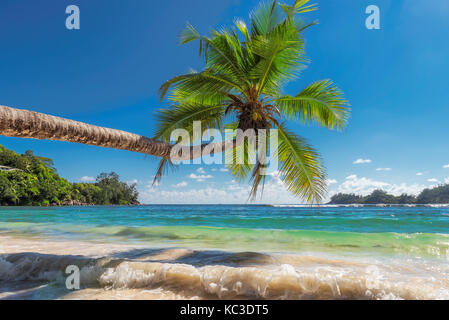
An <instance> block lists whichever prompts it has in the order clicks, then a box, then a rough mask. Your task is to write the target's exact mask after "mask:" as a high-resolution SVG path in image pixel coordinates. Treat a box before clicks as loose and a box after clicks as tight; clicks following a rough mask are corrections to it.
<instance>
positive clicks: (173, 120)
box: [155, 0, 350, 202]
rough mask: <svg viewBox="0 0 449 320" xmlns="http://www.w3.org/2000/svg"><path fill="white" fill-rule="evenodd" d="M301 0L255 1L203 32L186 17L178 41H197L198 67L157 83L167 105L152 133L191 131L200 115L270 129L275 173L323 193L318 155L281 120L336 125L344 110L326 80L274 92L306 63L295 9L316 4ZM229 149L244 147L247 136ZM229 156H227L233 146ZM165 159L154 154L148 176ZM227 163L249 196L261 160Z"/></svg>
mask: <svg viewBox="0 0 449 320" xmlns="http://www.w3.org/2000/svg"><path fill="white" fill-rule="evenodd" d="M308 2H309V0H296V1H295V3H294V4H293V5H285V4H279V3H278V2H277V1H276V0H275V1H272V2H270V3H263V4H261V5H260V6H259V7H258V8H257V9H256V10H255V11H254V12H252V13H251V15H250V21H249V25H247V24H246V23H245V22H244V21H243V20H235V22H234V25H233V26H232V27H230V28H222V29H219V30H212V32H211V35H210V36H207V37H206V36H202V35H200V34H199V33H198V32H197V31H196V30H195V29H194V27H193V26H191V25H189V24H188V25H187V27H186V29H185V30H184V31H183V32H182V34H181V37H180V38H181V39H180V40H181V43H182V44H185V43H188V42H191V41H194V40H198V41H199V46H200V54H201V56H202V57H203V58H204V60H205V68H204V70H203V71H202V72H191V73H189V74H185V75H180V76H176V77H174V78H173V79H171V80H169V81H167V82H166V83H165V84H163V85H162V87H161V88H160V95H161V99H163V98H164V97H165V96H166V95H167V92H169V95H168V100H169V101H170V102H171V106H170V107H168V108H165V109H161V110H159V111H158V113H157V120H158V127H157V131H156V136H155V138H158V139H162V140H164V141H168V140H169V139H170V134H171V132H172V131H173V130H174V129H178V128H183V129H186V130H187V131H188V132H190V134H193V125H192V124H193V122H194V121H201V125H202V128H219V129H220V128H224V127H225V126H229V127H232V128H240V129H243V130H246V129H277V130H278V145H277V146H275V147H276V152H275V155H276V157H277V159H278V161H279V163H280V166H279V176H280V178H281V179H282V180H283V182H284V184H285V185H286V187H287V189H288V190H289V191H290V192H291V193H293V194H294V195H295V196H298V197H301V198H302V199H304V200H306V201H307V202H320V201H321V199H322V197H323V196H324V194H325V192H326V175H325V170H324V166H323V164H322V160H321V157H320V156H319V154H318V153H317V152H316V151H315V150H314V149H313V148H312V147H311V146H310V145H309V144H308V143H307V142H306V141H305V140H304V139H303V138H301V137H300V136H298V135H296V134H295V133H294V132H292V131H291V130H289V129H288V128H287V127H286V125H285V120H288V119H290V120H294V121H297V122H299V123H302V124H318V125H321V126H324V127H326V128H328V129H343V128H344V127H345V125H346V123H347V119H348V116H349V113H350V109H349V108H348V107H347V106H348V102H347V101H346V100H345V99H344V97H343V94H342V92H341V91H340V90H339V89H338V88H337V87H336V86H335V85H334V84H333V83H332V81H330V80H321V81H317V82H315V83H312V84H311V85H309V86H308V87H306V88H305V89H304V90H302V91H301V92H299V93H298V94H296V95H294V96H292V95H286V94H284V93H283V92H282V89H283V87H284V86H285V84H286V83H287V82H289V81H292V80H294V79H296V78H297V77H298V75H299V73H300V71H302V70H303V69H304V68H305V67H306V65H307V63H308V60H307V58H306V56H305V51H304V40H303V36H302V34H303V31H304V30H305V29H307V28H308V27H310V26H312V25H314V24H315V23H309V24H306V23H304V22H303V20H302V19H301V18H300V16H301V14H304V13H306V12H309V11H313V10H316V9H317V7H316V5H310V4H308ZM236 148H245V151H247V152H248V150H249V148H248V146H247V143H243V144H242V145H239V146H236ZM230 156H231V157H233V156H234V157H235V153H231V155H230ZM249 157H250V156H248V158H249ZM167 163H170V160H169V159H163V160H162V161H161V164H160V167H159V170H158V173H157V175H156V179H158V178H160V177H161V174H162V171H163V168H164V166H165V165H166V164H167ZM228 167H229V169H230V171H231V173H232V174H233V175H234V176H236V177H237V178H238V179H239V180H245V179H248V178H249V179H250V180H251V182H252V189H251V193H250V194H251V196H253V197H254V196H255V195H256V193H257V190H258V186H259V185H260V184H262V185H263V183H264V177H265V175H263V174H262V170H263V169H264V165H262V164H261V163H259V162H255V163H254V164H252V163H250V161H246V162H245V163H240V164H238V163H236V161H231V163H230V164H228Z"/></svg>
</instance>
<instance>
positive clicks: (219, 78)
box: [159, 70, 242, 101]
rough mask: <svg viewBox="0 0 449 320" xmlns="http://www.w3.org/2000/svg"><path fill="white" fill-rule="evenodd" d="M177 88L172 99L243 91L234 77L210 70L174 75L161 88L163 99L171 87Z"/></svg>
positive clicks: (160, 93) (160, 92)
mask: <svg viewBox="0 0 449 320" xmlns="http://www.w3.org/2000/svg"><path fill="white" fill-rule="evenodd" d="M171 87H172V88H175V89H176V92H177V95H173V94H172V98H174V99H171V100H175V101H181V100H184V99H186V98H188V97H192V96H199V97H202V98H203V99H204V98H207V97H210V96H215V95H217V94H219V93H221V95H226V94H227V93H229V92H235V91H236V92H241V91H242V89H241V88H240V87H239V85H238V84H236V83H234V82H233V81H232V79H229V78H227V77H226V76H225V75H222V74H218V73H212V72H211V71H209V70H206V71H203V72H192V73H189V74H184V75H180V76H176V77H173V78H172V79H170V80H168V81H167V82H165V83H164V84H163V85H162V86H161V88H160V89H159V95H160V98H161V100H163V99H164V97H165V95H166V94H167V91H168V90H169V89H170V88H171Z"/></svg>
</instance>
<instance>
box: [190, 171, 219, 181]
mask: <svg viewBox="0 0 449 320" xmlns="http://www.w3.org/2000/svg"><path fill="white" fill-rule="evenodd" d="M189 178H190V179H193V180H196V181H197V182H203V181H204V180H206V179H212V178H213V176H211V175H210V174H207V175H206V174H200V175H197V174H195V173H191V174H190V175H189Z"/></svg>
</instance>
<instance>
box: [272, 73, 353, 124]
mask: <svg viewBox="0 0 449 320" xmlns="http://www.w3.org/2000/svg"><path fill="white" fill-rule="evenodd" d="M274 101H275V103H276V105H277V106H278V108H279V110H280V111H281V113H282V114H283V115H284V116H287V117H289V118H292V119H295V120H297V121H300V122H302V123H309V124H319V125H323V126H325V127H326V128H329V129H334V128H337V129H338V130H341V129H343V128H344V127H345V126H346V123H347V121H348V117H349V115H350V108H348V107H347V106H348V105H349V104H348V101H347V100H346V99H345V98H344V97H343V93H342V92H341V91H340V90H339V89H338V88H337V86H336V85H335V84H333V83H332V81H330V80H322V81H317V82H315V83H313V84H311V85H310V86H308V87H307V88H305V89H304V90H303V91H301V92H300V93H299V94H298V95H296V96H295V97H292V96H288V95H287V96H281V97H279V98H277V99H275V100H274Z"/></svg>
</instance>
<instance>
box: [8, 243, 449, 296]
mask: <svg viewBox="0 0 449 320" xmlns="http://www.w3.org/2000/svg"><path fill="white" fill-rule="evenodd" d="M0 244H1V245H0V288H1V290H0V292H1V293H0V299H163V300H164V299H182V300H189V299H239V300H242V299H324V300H327V299H351V300H352V299H440V298H443V299H444V298H446V299H447V298H449V280H448V278H447V275H448V274H449V266H446V265H445V264H444V265H443V264H441V265H439V266H438V268H444V270H443V271H444V272H443V273H435V268H436V267H437V266H436V265H435V264H434V263H433V262H432V263H430V264H426V263H423V261H410V260H403V259H400V258H397V259H396V258H395V259H368V258H366V257H365V258H360V257H358V256H353V257H348V256H346V257H338V256H332V255H323V254H321V253H316V254H313V253H310V252H309V253H304V252H297V253H283V254H281V253H279V254H276V253H268V252H254V251H253V252H249V251H236V252H229V251H219V250H207V249H204V250H195V249H189V248H186V247H185V248H182V247H168V248H164V247H158V246H148V245H136V244H132V245H127V244H119V243H107V242H104V243H101V242H91V241H79V240H68V239H59V240H54V239H48V238H44V237H41V238H24V237H20V236H4V235H0ZM405 261H407V266H404V263H405ZM68 265H76V266H78V267H79V269H80V274H81V290H76V291H71V290H68V289H66V288H65V279H66V278H65V277H66V275H65V273H64V271H65V270H66V267H67V266H68ZM417 272H419V274H418V273H417Z"/></svg>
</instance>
